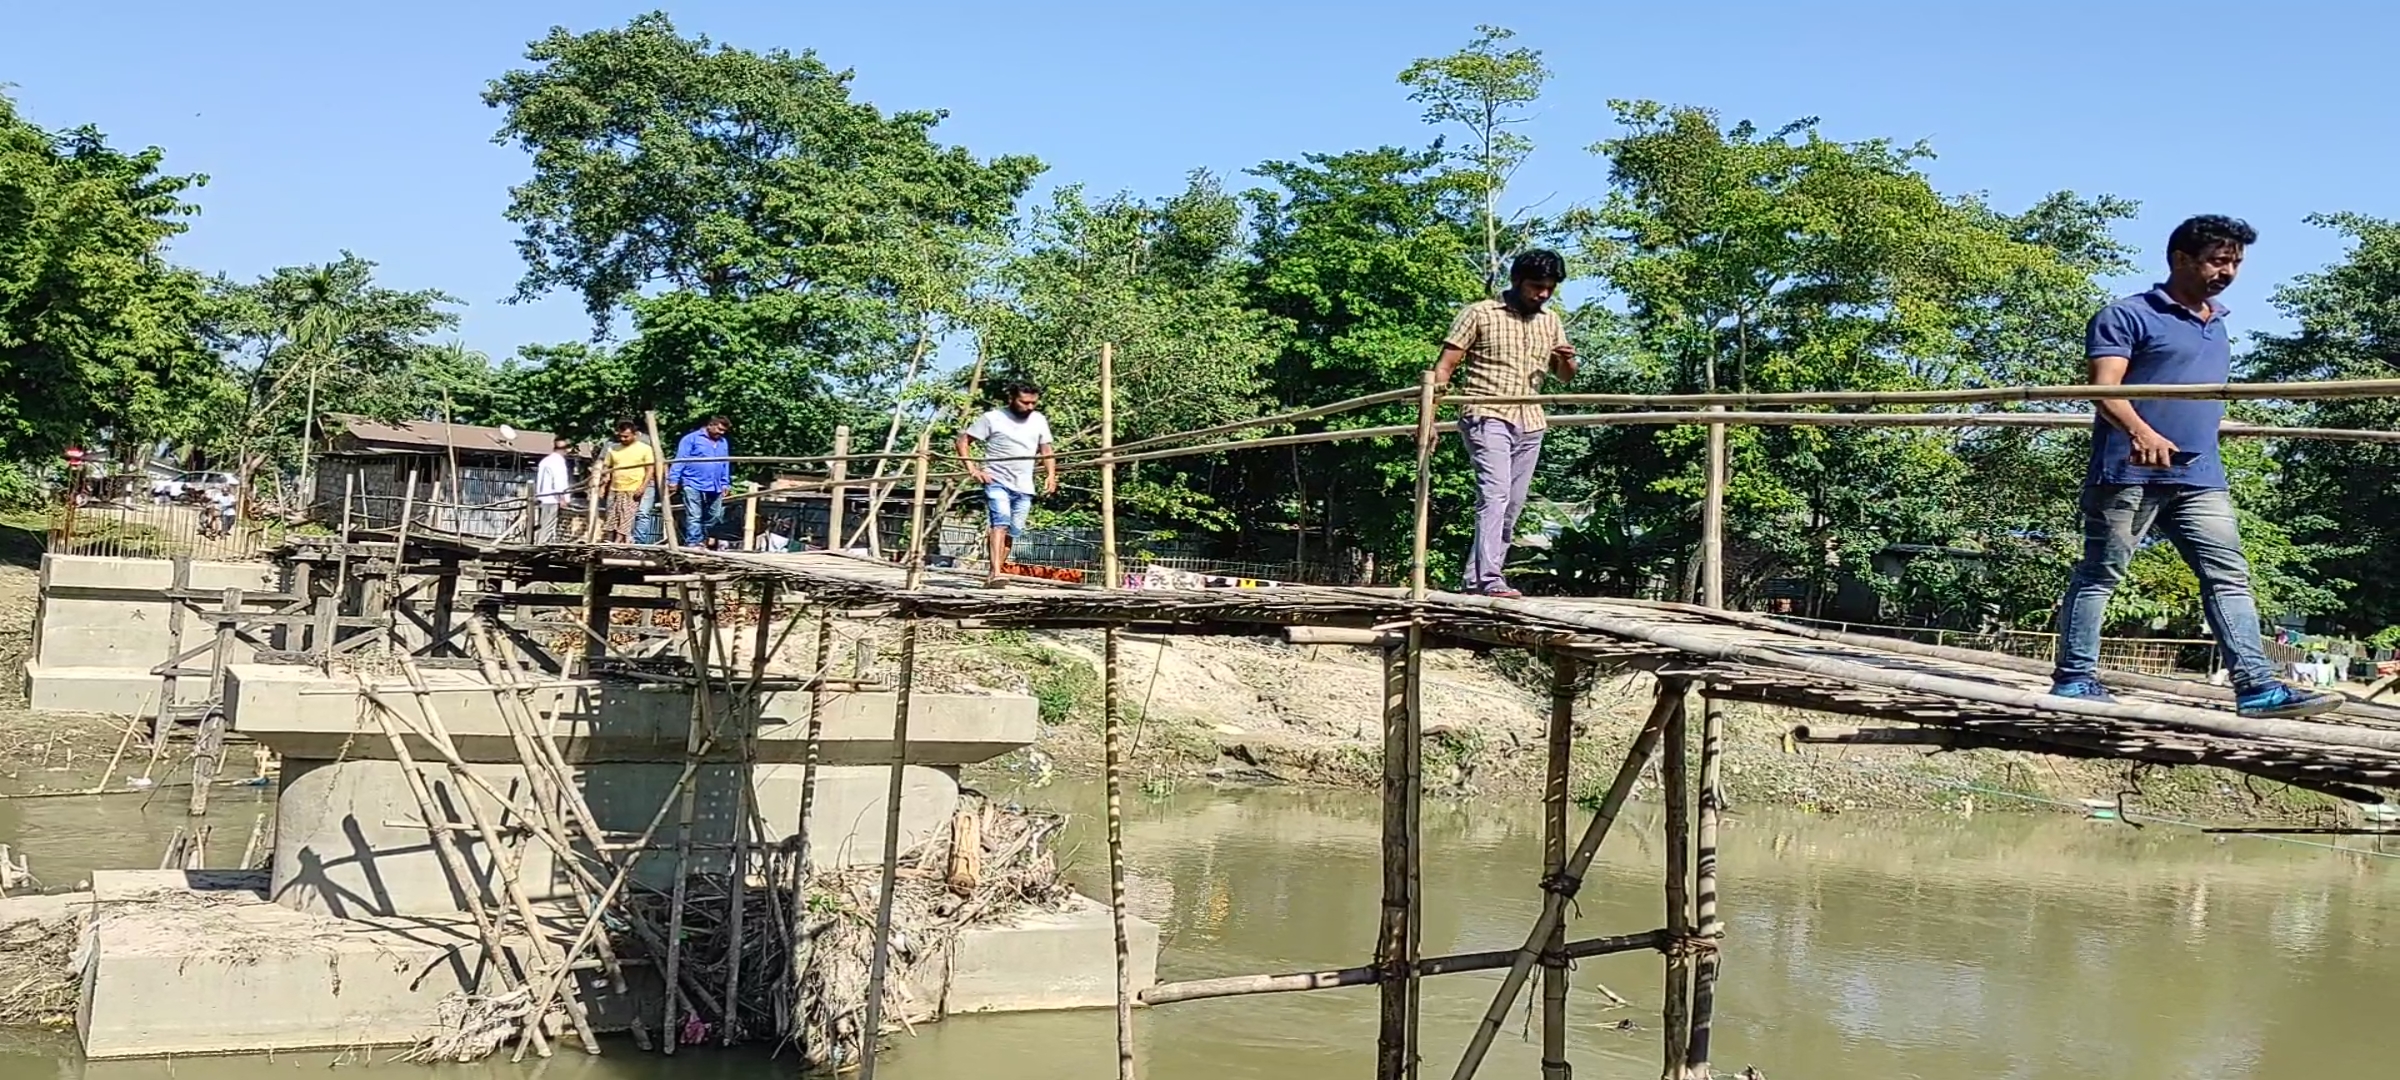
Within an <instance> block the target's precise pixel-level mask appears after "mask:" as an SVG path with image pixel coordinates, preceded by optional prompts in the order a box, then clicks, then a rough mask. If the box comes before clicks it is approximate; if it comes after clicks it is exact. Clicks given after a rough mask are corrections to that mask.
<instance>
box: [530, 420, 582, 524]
mask: <svg viewBox="0 0 2400 1080" xmlns="http://www.w3.org/2000/svg"><path fill="white" fill-rule="evenodd" d="M574 450H575V440H573V439H570V438H567V437H566V436H564V435H561V436H559V437H558V438H555V439H552V440H551V441H550V453H549V455H548V456H546V457H544V458H542V463H541V464H540V465H537V466H534V469H533V509H534V513H535V515H536V516H535V520H534V533H533V542H534V543H536V544H547V543H550V542H552V541H555V540H557V539H558V515H559V511H561V510H563V509H565V508H566V505H567V496H568V494H569V493H571V492H573V491H574V490H575V484H574V481H573V480H572V479H571V477H570V476H569V474H568V471H567V455H568V454H570V453H573V452H574Z"/></svg>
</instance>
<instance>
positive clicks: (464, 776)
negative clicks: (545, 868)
mask: <svg viewBox="0 0 2400 1080" xmlns="http://www.w3.org/2000/svg"><path fill="white" fill-rule="evenodd" d="M400 670H401V673H402V674H404V675H406V676H407V677H408V685H409V690H410V692H411V693H413V694H414V695H415V696H416V701H417V708H418V710H419V713H420V718H421V719H422V721H423V726H422V727H421V729H420V733H421V734H423V735H424V737H425V739H426V742H427V743H428V744H430V745H431V746H432V747H433V749H434V752H435V753H436V754H438V755H440V756H441V758H442V761H443V763H444V764H446V765H448V766H449V768H450V776H451V780H452V782H453V783H455V784H457V786H458V801H459V802H460V803H461V804H463V805H464V806H465V807H466V810H467V820H468V822H469V823H470V824H471V825H473V826H474V829H475V834H476V836H477V837H478V838H479V839H481V840H482V841H483V847H484V852H485V853H486V855H487V857H488V858H489V859H490V860H491V869H492V877H493V878H494V879H495V880H496V881H497V882H498V883H499V889H498V892H499V893H500V897H501V898H502V899H503V900H505V901H506V902H507V904H508V906H509V907H510V908H511V909H513V910H514V911H515V913H516V916H517V921H518V923H519V924H520V925H522V926H523V928H524V932H525V936H526V938H527V940H528V941H529V942H531V950H530V951H531V953H532V961H531V963H529V964H528V965H527V966H526V972H525V974H526V980H525V981H527V982H529V983H530V982H531V981H532V980H533V976H534V974H535V972H536V971H538V970H539V969H541V968H548V969H550V970H552V971H558V972H565V971H570V970H572V968H573V967H574V963H575V957H576V955H578V954H577V953H565V954H561V953H560V952H559V951H558V943H557V942H555V941H552V940H551V939H550V937H549V935H547V934H546V933H544V932H543V930H542V923H541V919H540V918H539V917H538V916H537V915H535V913H534V910H533V900H532V898H531V897H529V896H528V895H526V892H525V884H524V877H523V874H522V873H521V867H520V860H519V858H518V854H517V848H516V846H514V845H512V844H510V843H509V842H508V841H507V839H506V838H505V837H504V836H503V834H502V832H501V830H500V826H499V823H498V822H496V821H494V820H493V819H492V816H491V813H490V812H489V811H487V810H485V809H484V806H483V803H482V802H481V801H479V800H477V799H476V798H475V794H474V792H472V791H469V790H467V789H468V788H470V787H472V788H478V789H481V790H482V792H483V794H484V795H485V797H487V798H489V799H491V800H492V801H493V802H494V803H496V804H498V805H499V806H501V807H502V808H504V809H514V807H513V806H512V804H511V801H510V800H509V799H507V798H506V797H504V796H503V795H502V794H501V793H500V792H498V791H496V790H494V789H493V788H492V787H491V786H490V784H489V783H488V782H486V781H484V780H483V778H482V777H479V776H476V775H475V772H474V769H473V767H472V766H470V765H468V764H467V762H466V759H465V758H464V757H463V756H461V755H460V754H459V752H458V744H457V743H456V742H455V741H454V740H452V739H451V737H450V729H449V727H448V726H447V725H445V724H444V723H443V722H442V714H441V712H440V710H438V709H437V708H435V706H434V703H433V690H432V688H431V687H430V686H428V685H427V684H426V682H425V672H424V671H423V669H421V668H419V667H418V666H417V662H416V660H415V659H413V658H410V657H402V658H401V662H400ZM386 711H387V712H388V711H389V709H388V707H387V709H386ZM442 820H443V819H442V818H440V817H436V816H432V815H428V816H427V817H426V824H428V825H435V824H439V823H440V822H441V821H442ZM520 820H522V817H520ZM463 887H464V888H468V889H472V888H474V887H475V885H474V883H473V882H472V881H469V882H466V883H463ZM503 917H505V915H504V916H503ZM565 1004H566V1009H567V1020H568V1022H569V1023H571V1024H572V1025H573V1026H574V1028H575V1035H576V1038H577V1039H579V1040H580V1041H581V1042H582V1043H583V1049H584V1051H585V1052H586V1053H592V1054H597V1053H599V1052H600V1041H599V1039H598V1038H597V1037H596V1036H594V1035H593V1033H592V1028H591V1022H590V1018H589V1017H588V1016H587V1015H586V1010H585V1009H584V1007H583V1001H582V999H581V998H580V997H578V996H576V995H574V994H568V995H567V997H566V1000H565ZM540 1019H541V1018H540V1016H539V1015H538V1014H528V1020H527V1022H528V1024H535V1025H538V1023H539V1022H540Z"/></svg>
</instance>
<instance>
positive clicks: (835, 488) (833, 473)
mask: <svg viewBox="0 0 2400 1080" xmlns="http://www.w3.org/2000/svg"><path fill="white" fill-rule="evenodd" d="M825 473H826V477H827V479H828V480H830V481H831V483H832V487H831V489H830V490H828V491H827V493H826V496H825V550H827V551H840V550H842V549H843V548H844V547H845V546H847V545H844V544H843V543H842V518H843V517H844V516H845V515H846V514H848V512H849V510H850V489H849V487H848V486H846V485H845V484H844V483H843V481H845V480H848V479H849V478H850V425H848V424H843V425H841V426H839V427H836V428H834V429H833V460H832V461H830V462H827V463H826V466H825ZM798 540H799V538H798V537H794V538H793V541H794V542H795V543H797V542H798Z"/></svg>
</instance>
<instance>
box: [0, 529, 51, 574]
mask: <svg viewBox="0 0 2400 1080" xmlns="http://www.w3.org/2000/svg"><path fill="white" fill-rule="evenodd" d="M47 545H48V538H47V537H44V536H43V535H42V534H41V533H38V532H35V531H33V530H31V529H27V528H24V527H22V526H17V525H0V563H5V564H7V565H10V566H22V567H24V568H25V569H27V570H37V569H40V568H41V565H42V550H43V548H44V547H46V546H47Z"/></svg>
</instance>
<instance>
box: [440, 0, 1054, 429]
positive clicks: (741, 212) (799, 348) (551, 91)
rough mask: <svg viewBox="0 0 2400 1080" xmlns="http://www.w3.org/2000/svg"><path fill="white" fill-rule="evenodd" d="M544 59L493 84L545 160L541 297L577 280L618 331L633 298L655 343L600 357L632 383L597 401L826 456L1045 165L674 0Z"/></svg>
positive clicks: (531, 284) (531, 215) (512, 212)
mask: <svg viewBox="0 0 2400 1080" xmlns="http://www.w3.org/2000/svg"><path fill="white" fill-rule="evenodd" d="M525 55H526V59H527V60H529V61H531V62H532V65H533V66H532V67H530V68H526V69H521V70H516V71H511V72H508V73H507V74H504V75H502V76H501V77H499V78H497V79H495V80H493V81H492V83H491V85H490V87H489V88H488V89H487V90H486V91H485V94H484V101H485V102H486V104H488V105H490V106H492V107H493V108H496V109H499V110H501V112H502V113H503V114H504V116H505V119H504V120H503V122H502V125H501V128H500V131H499V133H498V135H497V136H496V138H497V139H498V140H499V141H502V142H507V143H513V144H515V145H517V146H519V147H521V148H522V149H524V150H525V151H526V152H527V153H528V154H530V155H531V156H532V159H533V176H532V177H531V178H530V179H529V180H527V181H526V182H525V183H523V184H519V185H517V186H516V187H515V188H514V189H512V191H511V200H510V204H509V209H508V217H509V218H510V220H512V221H516V222H518V223H520V224H521V225H523V226H524V230H525V233H524V238H523V239H522V240H521V241H520V242H519V244H518V248H519V250H520V251H521V252H522V254H523V255H524V258H525V263H526V273H525V276H524V279H523V280H522V281H521V282H520V283H519V286H518V296H519V298H531V297H534V296H539V295H542V294H544V293H546V292H549V291H551V290H554V289H565V290H569V291H572V292H574V293H576V294H578V295H579V296H580V297H581V298H582V299H583V302H584V306H585V309H586V310H587V311H588V312H590V314H591V316H592V319H593V322H594V326H595V329H596V330H597V331H600V332H602V333H605V331H606V330H607V329H608V327H609V325H610V324H611V322H612V320H613V319H614V318H615V316H616V315H617V314H618V313H619V312H621V311H630V313H631V315H632V323H633V328H634V330H635V332H636V334H637V335H640V338H641V339H642V340H640V341H637V342H636V343H634V344H632V345H629V346H627V347H625V348H624V349H622V350H621V351H620V353H619V354H618V355H617V356H616V358H615V361H614V362H613V363H612V364H611V365H609V366H607V367H586V368H584V369H583V371H582V373H581V375H579V376H578V378H579V379H588V378H589V377H591V376H595V375H602V374H605V375H608V376H610V377H611V378H617V379H622V380H624V381H622V382H619V383H616V384H614V385H611V386H608V387H606V388H599V387H593V388H592V389H594V390H597V391H599V392H597V393H595V394H593V395H592V396H591V398H590V400H591V401H593V402H595V403H596V402H601V401H616V400H638V401H642V402H644V403H646V404H653V405H655V406H657V407H660V408H661V409H662V410H666V411H673V412H685V413H695V412H698V411H702V410H717V409H721V410H722V411H725V412H727V413H729V414H731V415H732V417H733V420H734V422H735V425H736V427H737V428H739V429H741V430H743V431H745V432H746V433H747V434H746V436H745V438H746V442H745V445H746V446H748V447H751V448H753V449H759V450H765V451H776V450H786V451H798V450H808V451H813V452H822V451H823V449H824V441H825V439H826V438H827V437H828V436H829V434H830V430H829V429H830V427H831V422H832V420H833V419H834V418H835V417H836V416H837V415H839V414H840V413H841V412H842V410H843V409H844V408H845V407H857V406H864V405H868V404H870V403H869V402H866V401H862V400H861V399H862V398H867V397H870V396H872V395H874V394H876V393H882V394H889V393H891V392H894V391H895V390H896V389H897V388H898V386H899V385H900V384H901V383H903V382H905V381H907V378H908V375H907V374H906V372H907V369H908V368H909V367H910V366H912V365H911V364H910V363H909V360H910V358H911V357H913V358H916V359H918V360H922V358H923V357H924V356H926V355H927V352H928V351H929V348H930V345H931V342H932V338H933V336H934V335H935V334H937V333H938V332H939V331H940V330H941V329H942V328H943V323H942V320H943V319H944V318H945V317H949V318H955V317H957V316H958V315H960V314H961V313H962V312H963V309H964V307H965V306H966V303H967V294H968V285H969V284H970V283H971V282H972V281H973V280H974V278H975V277H976V274H977V269H976V267H977V265H978V260H979V259H981V258H983V257H986V256H987V255H988V252H989V250H990V248H991V246H992V241H993V239H994V237H995V236H996V235H997V234H998V233H999V231H1000V230H1001V229H1002V228H1003V227H1004V226H1005V225H1006V223H1007V221H1008V218H1009V215H1010V213H1011V212H1012V210H1013V208H1014V207H1015V205H1016V201H1017V199H1018V198H1019V196H1021V195H1022V194H1023V193H1024V191H1025V189H1026V187H1027V185H1028V184H1030V183H1031V181H1032V179H1033V177H1034V176H1035V175H1036V174H1038V173H1039V172H1040V170H1041V165H1040V163H1039V162H1037V161H1035V160H1034V159H1032V158H1029V157H1014V156H1004V157H999V158H994V159H991V160H989V161H985V160H981V159H978V158H977V157H975V156H974V155H973V154H971V153H969V152H968V151H966V150H964V149H962V148H959V147H955V146H944V145H942V144H940V143H937V142H936V141H934V138H933V129H934V127H935V125H936V124H938V123H939V122H940V120H941V118H942V114H941V113H939V112H900V113H892V114H889V115H887V114H885V113H883V112H882V111H880V110H878V109H876V108H875V107H874V106H873V105H870V104H868V103H865V102H861V101H856V100H853V99H852V97H851V93H850V81H851V80H850V73H849V72H846V71H836V70H834V69H832V68H830V67H828V66H827V65H826V64H825V63H824V62H823V61H821V60H819V59H818V58H817V56H816V54H814V53H813V52H803V53H800V54H797V55H794V54H792V53H788V52H784V51H782V50H772V51H768V52H765V53H758V52H752V51H749V50H745V49H737V48H734V47H732V46H729V45H719V44H716V43H713V42H711V41H709V40H708V39H707V38H706V37H697V36H695V37H686V36H683V35H682V34H680V33H678V32H677V31H676V29H675V26H674V24H673V23H672V21H670V20H669V19H668V18H667V16H666V15H664V14H663V13H657V12H653V13H651V14H647V15H643V16H640V17H637V18H635V19H634V20H632V21H631V22H630V23H628V24H626V25H625V26H624V27H622V28H619V29H609V30H598V31H593V32H590V33H584V34H575V33H571V32H569V31H567V30H565V29H563V28H561V29H554V30H552V31H551V32H550V34H549V35H548V36H547V37H545V38H543V39H542V40H540V41H537V42H534V43H533V44H532V46H531V47H530V48H529V49H528V50H527V51H526V54H525ZM650 339H657V340H655V341H651V340H650ZM645 342H648V343H646V344H645ZM562 355H563V354H562ZM662 390H671V391H673V393H670V394H669V395H668V396H666V397H660V396H658V392H659V391H662ZM687 418H688V417H676V419H678V420H680V419H687ZM585 419H587V420H589V419H592V418H591V417H586V418H585Z"/></svg>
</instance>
